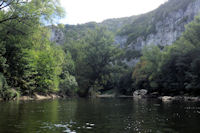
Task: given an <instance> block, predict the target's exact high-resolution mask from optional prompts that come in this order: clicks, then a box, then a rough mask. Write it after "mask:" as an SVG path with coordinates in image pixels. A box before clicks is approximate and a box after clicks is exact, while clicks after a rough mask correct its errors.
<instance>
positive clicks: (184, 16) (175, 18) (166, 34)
mask: <svg viewBox="0 0 200 133" xmlns="http://www.w3.org/2000/svg"><path fill="white" fill-rule="evenodd" d="M199 13H200V0H195V1H194V2H191V3H189V4H188V5H187V7H186V8H185V9H183V8H182V9H178V10H176V11H173V12H170V13H169V14H168V15H167V16H166V17H165V18H164V19H162V20H160V21H158V22H156V23H155V32H154V33H150V34H148V35H147V36H146V37H145V36H139V37H137V38H136V39H135V40H134V41H132V42H130V43H128V44H127V45H128V48H131V49H135V50H141V49H142V47H143V46H145V45H150V44H155V45H161V46H166V45H170V44H172V43H173V42H174V41H176V40H177V38H178V37H180V36H181V34H182V32H183V31H184V30H185V25H186V24H188V23H189V22H191V21H192V20H193V19H194V17H195V16H196V15H198V14H199ZM152 19H154V18H152ZM127 38H128V36H126V35H125V36H117V37H116V41H117V42H120V40H121V42H120V43H121V45H123V44H125V43H124V42H127V40H126V39H127Z"/></svg>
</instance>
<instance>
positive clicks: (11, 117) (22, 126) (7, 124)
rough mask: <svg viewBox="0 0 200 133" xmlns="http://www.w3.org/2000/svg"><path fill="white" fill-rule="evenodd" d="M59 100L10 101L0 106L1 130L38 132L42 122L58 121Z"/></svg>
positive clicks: (26, 132)
mask: <svg viewBox="0 0 200 133" xmlns="http://www.w3.org/2000/svg"><path fill="white" fill-rule="evenodd" d="M58 104H59V103H58V101H57V100H54V101H34V102H31V101H28V102H19V103H16V102H9V103H4V105H3V106H0V113H1V119H0V131H1V132H5V133H6V132H9V133H14V132H20V133H28V132H36V131H38V130H39V128H40V127H41V124H42V122H52V123H54V122H56V121H58V107H59V106H58Z"/></svg>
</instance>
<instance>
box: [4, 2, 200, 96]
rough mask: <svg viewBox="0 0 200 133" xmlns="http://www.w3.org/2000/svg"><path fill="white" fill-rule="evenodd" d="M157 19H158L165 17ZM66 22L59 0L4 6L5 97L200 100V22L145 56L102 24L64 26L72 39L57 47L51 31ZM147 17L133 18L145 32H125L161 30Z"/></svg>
mask: <svg viewBox="0 0 200 133" xmlns="http://www.w3.org/2000/svg"><path fill="white" fill-rule="evenodd" d="M187 2H188V1H187V0H186V1H184V2H182V4H178V5H177V6H184V5H186V4H187ZM161 7H162V9H163V10H165V9H167V7H166V8H164V6H161ZM161 7H160V8H161ZM176 9H177V8H176ZM167 11H168V10H167ZM165 12H166V11H165ZM152 13H153V15H155V16H157V17H158V18H159V17H161V16H162V15H159V13H158V12H151V13H150V14H152ZM147 15H148V14H147ZM63 16H64V11H63V9H62V8H61V7H60V4H59V2H58V1H57V0H43V1H40V0H32V1H24V0H7V1H1V2H0V30H1V32H0V97H1V98H4V99H13V98H15V97H19V96H20V95H33V94H34V93H39V94H43V95H45V94H50V93H56V94H59V95H67V96H76V95H79V96H83V97H86V96H95V95H97V94H104V93H115V94H124V95H131V94H132V92H133V91H134V90H138V89H143V88H145V89H148V90H149V92H158V93H159V94H160V95H183V94H188V95H199V94H200V78H199V77H200V71H199V67H200V37H199V36H200V17H196V18H195V20H194V21H193V22H191V23H190V24H188V25H187V26H186V31H185V32H184V33H183V34H182V36H181V37H180V38H179V39H178V40H177V41H176V42H175V43H174V44H172V45H170V46H166V47H159V46H157V45H149V46H146V47H144V48H143V50H142V52H141V51H139V52H138V51H134V50H127V49H124V48H121V47H120V45H118V44H115V43H114V33H113V31H114V32H115V33H116V32H117V31H116V29H113V28H111V30H109V28H108V27H106V26H105V25H98V24H96V23H88V24H85V25H84V26H81V25H79V26H77V27H78V28H75V29H73V27H71V28H70V26H69V25H66V26H64V25H62V24H59V25H58V26H57V27H58V28H60V30H63V31H64V32H65V40H64V43H63V44H62V45H58V44H56V43H54V42H52V41H50V39H49V38H50V30H49V28H48V26H46V25H47V24H52V23H53V22H54V21H55V20H57V19H58V18H59V17H63ZM143 16H144V15H142V16H141V17H139V19H136V18H138V17H132V18H131V19H132V21H134V23H138V22H141V20H140V19H142V23H140V24H139V25H140V26H139V27H138V26H134V23H133V24H129V25H126V26H125V30H124V32H118V33H117V34H125V33H128V34H129V33H130V36H129V40H132V39H133V38H135V36H139V35H140V34H143V35H145V34H147V33H148V32H153V27H154V25H153V22H151V23H149V19H150V18H148V17H144V19H145V20H144V21H143ZM148 16H149V17H150V16H151V15H148ZM162 17H163V16H162ZM159 19H160V18H159ZM124 21H127V19H124ZM154 21H157V20H156V19H155V20H154ZM131 25H132V26H131ZM135 25H138V24H135ZM141 27H142V28H141ZM145 27H146V28H145ZM65 28H66V29H69V30H64V29H65ZM138 28H139V29H138ZM146 29H148V31H146ZM136 33H137V35H136ZM132 57H133V58H135V57H140V60H139V62H138V63H137V64H136V65H135V67H130V66H128V65H127V64H126V63H125V62H124V59H125V58H132Z"/></svg>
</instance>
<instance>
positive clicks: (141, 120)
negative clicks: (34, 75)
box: [0, 99, 200, 133]
mask: <svg viewBox="0 0 200 133" xmlns="http://www.w3.org/2000/svg"><path fill="white" fill-rule="evenodd" d="M64 132H66V133H200V103H190V102H188V103H185V102H183V103H177V102H176V103H175V102H173V103H162V102H161V101H159V100H133V99H93V100H92V99H71V100H52V101H28V102H7V103H3V102H2V103H0V133H64Z"/></svg>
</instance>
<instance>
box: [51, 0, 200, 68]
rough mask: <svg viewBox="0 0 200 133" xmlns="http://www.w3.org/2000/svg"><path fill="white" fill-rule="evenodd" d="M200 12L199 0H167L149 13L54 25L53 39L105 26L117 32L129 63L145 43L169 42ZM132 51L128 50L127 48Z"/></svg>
mask: <svg viewBox="0 0 200 133" xmlns="http://www.w3.org/2000/svg"><path fill="white" fill-rule="evenodd" d="M199 13H200V0H168V2H166V3H165V4H163V5H161V6H160V7H159V8H157V9H156V10H154V11H151V12H149V13H146V14H142V15H138V16H131V17H125V18H118V19H108V20H105V21H103V22H102V23H95V22H90V23H86V24H82V25H65V28H63V29H62V28H59V27H55V26H52V27H51V28H50V29H51V31H52V35H51V41H54V42H56V43H57V44H61V45H62V44H63V43H65V42H66V43H67V42H68V41H70V40H79V39H81V38H82V37H84V36H85V35H87V33H88V30H94V29H95V27H99V26H100V27H106V28H107V29H108V30H110V31H111V32H112V33H113V35H114V36H115V44H120V46H121V48H124V50H125V51H127V53H128V55H129V57H130V56H131V58H129V57H127V59H125V60H124V62H126V64H128V65H129V66H133V65H134V64H135V63H136V62H137V61H138V56H134V54H133V56H132V55H130V51H131V50H132V51H133V52H134V51H135V52H138V51H141V49H142V48H143V47H144V46H145V45H150V44H154V45H159V46H166V45H170V44H172V43H173V42H174V41H176V40H177V39H178V37H180V36H181V34H182V33H183V32H184V31H185V25H186V24H188V23H189V22H191V21H192V20H194V17H195V16H196V15H198V14H199ZM128 51H129V52H128Z"/></svg>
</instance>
